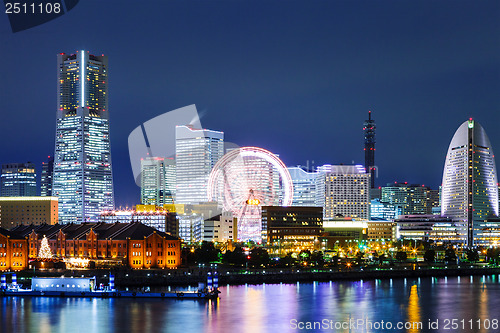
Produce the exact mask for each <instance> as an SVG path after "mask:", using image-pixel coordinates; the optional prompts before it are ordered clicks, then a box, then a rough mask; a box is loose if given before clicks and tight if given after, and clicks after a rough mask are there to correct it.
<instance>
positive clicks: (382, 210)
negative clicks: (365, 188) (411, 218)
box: [370, 199, 403, 220]
mask: <svg viewBox="0 0 500 333" xmlns="http://www.w3.org/2000/svg"><path fill="white" fill-rule="evenodd" d="M401 214H403V208H401V207H400V206H397V205H391V204H388V203H385V202H380V199H372V200H371V202H370V219H383V220H394V219H397V218H398V216H399V215H401Z"/></svg>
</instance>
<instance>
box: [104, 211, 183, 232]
mask: <svg viewBox="0 0 500 333" xmlns="http://www.w3.org/2000/svg"><path fill="white" fill-rule="evenodd" d="M138 206H139V205H138ZM139 207H146V206H144V205H143V206H139ZM153 207H156V206H153ZM99 222H105V223H116V222H120V223H131V222H139V223H142V224H144V225H146V226H148V227H151V228H155V229H156V230H159V231H161V232H165V233H167V234H169V235H172V236H175V237H178V236H179V226H178V221H177V214H176V213H171V212H168V211H167V210H164V209H161V208H159V207H158V209H144V208H136V209H123V210H113V211H104V212H101V215H99Z"/></svg>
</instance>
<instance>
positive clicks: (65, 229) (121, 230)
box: [10, 222, 181, 269]
mask: <svg viewBox="0 0 500 333" xmlns="http://www.w3.org/2000/svg"><path fill="white" fill-rule="evenodd" d="M10 233H11V234H12V235H17V237H22V238H23V239H24V241H27V248H28V257H29V258H30V259H31V258H33V259H36V258H37V257H38V253H39V251H40V247H41V242H42V239H43V238H44V237H46V238H47V239H48V243H49V246H50V249H51V252H52V255H53V258H55V259H59V260H61V261H65V262H67V263H71V259H75V258H78V259H81V260H86V261H87V260H88V261H93V262H95V263H96V264H97V265H99V264H100V263H106V264H110V263H112V264H114V265H117V266H121V265H124V266H128V267H130V268H135V269H144V268H146V269H147V268H176V267H178V266H179V265H180V264H181V262H180V261H181V258H180V252H181V247H180V240H179V239H178V238H177V237H173V236H170V235H167V234H165V233H163V232H161V231H158V230H156V229H154V228H152V227H149V226H146V225H144V224H142V223H139V222H132V223H118V222H117V223H82V224H72V223H71V224H64V225H63V224H56V225H39V226H33V225H23V226H17V227H15V228H13V229H12V230H11V231H10Z"/></svg>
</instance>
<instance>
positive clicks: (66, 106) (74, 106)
mask: <svg viewBox="0 0 500 333" xmlns="http://www.w3.org/2000/svg"><path fill="white" fill-rule="evenodd" d="M57 63H58V66H57V78H58V81H57V105H58V109H57V117H56V118H57V119H56V142H55V153H54V171H53V188H52V191H53V195H54V196H57V197H58V198H59V220H60V222H61V223H83V222H89V221H97V218H98V216H99V214H100V212H101V211H103V210H111V209H113V207H114V196H113V176H112V166H111V149H110V138H109V135H110V132H109V110H108V94H107V93H108V58H107V57H106V56H104V55H103V56H95V55H92V54H89V52H88V51H77V52H76V53H75V54H70V55H68V54H59V55H58V56H57Z"/></svg>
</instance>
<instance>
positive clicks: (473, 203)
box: [441, 118, 498, 247]
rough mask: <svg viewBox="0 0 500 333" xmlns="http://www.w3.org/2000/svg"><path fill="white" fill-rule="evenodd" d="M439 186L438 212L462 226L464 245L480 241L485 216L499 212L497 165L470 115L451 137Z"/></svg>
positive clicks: (483, 236)
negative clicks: (439, 205)
mask: <svg viewBox="0 0 500 333" xmlns="http://www.w3.org/2000/svg"><path fill="white" fill-rule="evenodd" d="M442 186H443V187H442V196H441V215H443V216H447V217H451V218H452V219H454V220H455V221H457V223H458V224H459V225H461V226H462V228H461V233H462V234H463V237H464V241H465V243H466V244H467V246H469V247H470V246H474V245H478V244H481V243H483V242H482V240H484V238H485V235H484V234H485V233H486V232H487V231H486V229H487V228H486V224H485V220H486V219H487V218H490V217H494V216H498V184H497V169H496V166H495V156H494V154H493V149H492V147H491V143H490V140H489V139H488V136H487V135H486V132H485V130H484V128H483V127H482V126H481V125H480V124H479V123H478V122H476V121H474V120H473V119H472V118H471V119H469V120H468V121H465V122H464V123H463V124H462V125H460V127H459V128H458V129H457V131H456V132H455V135H454V136H453V139H452V140H451V143H450V146H449V148H448V153H447V154H446V161H445V165H444V171H443V184H442Z"/></svg>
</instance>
